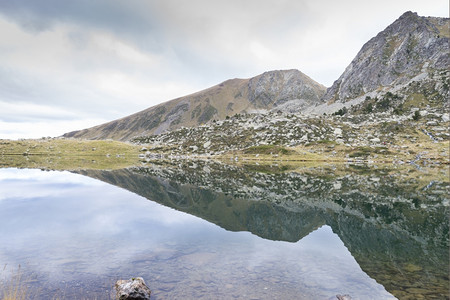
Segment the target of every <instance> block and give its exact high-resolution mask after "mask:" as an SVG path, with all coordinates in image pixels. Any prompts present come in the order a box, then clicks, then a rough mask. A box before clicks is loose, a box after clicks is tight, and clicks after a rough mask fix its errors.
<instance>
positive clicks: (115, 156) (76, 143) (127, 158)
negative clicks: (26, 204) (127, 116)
mask: <svg viewBox="0 0 450 300" xmlns="http://www.w3.org/2000/svg"><path fill="white" fill-rule="evenodd" d="M139 149H140V147H139V146H136V145H132V144H128V143H122V142H117V141H90V140H76V139H42V140H19V141H11V140H0V167H16V168H42V169H53V170H74V169H118V168H125V167H128V166H133V165H136V164H138V163H139V157H138V155H139Z"/></svg>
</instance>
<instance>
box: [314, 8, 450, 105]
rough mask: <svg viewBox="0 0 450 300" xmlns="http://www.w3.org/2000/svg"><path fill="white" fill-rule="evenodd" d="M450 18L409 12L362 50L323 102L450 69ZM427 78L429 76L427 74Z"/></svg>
mask: <svg viewBox="0 0 450 300" xmlns="http://www.w3.org/2000/svg"><path fill="white" fill-rule="evenodd" d="M448 26H449V19H448V18H431V17H428V18H427V17H420V16H418V15H417V13H413V12H410V11H409V12H406V13H404V14H403V15H402V16H400V17H399V18H398V19H397V20H396V21H395V22H394V23H392V24H391V25H389V26H388V27H387V28H386V29H385V30H383V31H382V32H380V33H379V34H378V35H377V36H375V37H374V38H372V39H371V40H369V41H368V42H367V43H366V44H365V45H364V46H363V47H362V49H361V50H360V51H359V53H358V54H357V56H356V57H355V58H354V59H353V61H352V62H351V63H350V65H349V66H348V67H347V68H346V70H345V71H344V73H343V74H342V75H341V76H340V77H339V79H338V80H336V81H335V82H334V84H333V85H332V86H331V87H330V88H329V89H328V90H327V92H326V93H325V95H324V97H323V99H322V100H324V101H328V102H336V101H339V102H345V101H347V100H349V99H353V98H356V97H359V96H362V95H364V94H366V93H368V92H371V91H374V90H376V89H378V88H380V87H389V86H394V85H401V84H405V83H407V82H409V81H410V80H411V79H412V78H414V77H415V76H418V75H420V74H421V73H423V74H426V73H427V71H428V70H430V69H434V70H442V69H447V68H448V66H449V58H448V41H449V36H448ZM424 76H425V75H424Z"/></svg>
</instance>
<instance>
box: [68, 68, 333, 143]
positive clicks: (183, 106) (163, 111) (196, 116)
mask: <svg viewBox="0 0 450 300" xmlns="http://www.w3.org/2000/svg"><path fill="white" fill-rule="evenodd" d="M325 90H326V87H325V86H323V85H321V84H319V83H317V82H315V81H314V80H313V79H311V78H310V77H308V76H307V75H305V74H303V73H302V72H300V71H299V70H295V69H291V70H276V71H269V72H264V73H262V74H260V75H258V76H255V77H252V78H249V79H239V78H235V79H229V80H226V81H224V82H222V83H220V84H218V85H215V86H212V87H210V88H207V89H204V90H202V91H199V92H196V93H193V94H190V95H187V96H184V97H179V98H175V99H173V100H170V101H167V102H164V103H161V104H158V105H155V106H153V107H150V108H147V109H145V110H142V111H140V112H137V113H134V114H132V115H129V116H126V117H123V118H120V119H117V120H114V121H111V122H108V123H105V124H101V125H97V126H95V127H92V128H88V129H83V130H79V131H73V132H69V133H66V134H64V135H63V137H67V138H69V137H73V138H87V139H117V140H130V139H131V138H133V137H136V136H140V135H149V134H159V133H163V132H166V131H172V130H175V129H178V128H180V127H192V126H198V125H201V124H204V123H206V122H208V121H210V120H223V119H225V118H226V117H227V116H232V115H234V114H237V113H246V112H255V111H261V110H264V111H268V110H272V109H282V110H283V109H285V108H286V109H289V110H290V111H293V110H294V111H299V110H301V109H302V108H303V107H307V106H310V105H312V104H315V103H319V102H320V99H321V97H322V95H323V94H324V93H325ZM291 102H295V105H293V107H294V108H292V106H289V104H290V103H291Z"/></svg>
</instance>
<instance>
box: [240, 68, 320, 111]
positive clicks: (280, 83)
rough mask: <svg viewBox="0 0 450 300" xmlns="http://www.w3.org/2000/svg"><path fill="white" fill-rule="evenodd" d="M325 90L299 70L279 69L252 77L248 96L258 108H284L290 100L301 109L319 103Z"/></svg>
mask: <svg viewBox="0 0 450 300" xmlns="http://www.w3.org/2000/svg"><path fill="white" fill-rule="evenodd" d="M325 90H326V88H325V86H323V85H321V84H319V83H317V82H315V81H314V80H312V79H311V78H309V77H308V76H306V75H305V74H303V73H302V72H300V71H299V70H283V71H280V70H278V71H270V72H265V73H263V74H261V75H259V76H256V77H254V78H251V79H250V80H249V83H248V98H249V101H250V102H251V103H252V104H253V105H254V106H255V107H256V108H268V107H272V108H277V109H280V110H284V109H283V108H284V107H287V105H288V102H293V103H295V106H296V107H297V109H298V110H300V109H301V108H302V107H303V106H309V105H311V104H313V103H318V102H319V101H320V98H321V97H322V95H323V94H324V93H325Z"/></svg>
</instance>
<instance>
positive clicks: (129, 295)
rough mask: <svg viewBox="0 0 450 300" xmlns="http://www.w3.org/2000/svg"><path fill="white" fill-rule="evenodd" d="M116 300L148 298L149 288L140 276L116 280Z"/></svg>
mask: <svg viewBox="0 0 450 300" xmlns="http://www.w3.org/2000/svg"><path fill="white" fill-rule="evenodd" d="M114 287H115V289H116V299H118V300H150V294H151V293H152V292H151V291H150V289H149V288H148V287H147V285H146V284H145V281H144V279H143V278H142V277H137V278H131V279H130V280H118V281H117V282H116V284H115V286H114Z"/></svg>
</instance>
